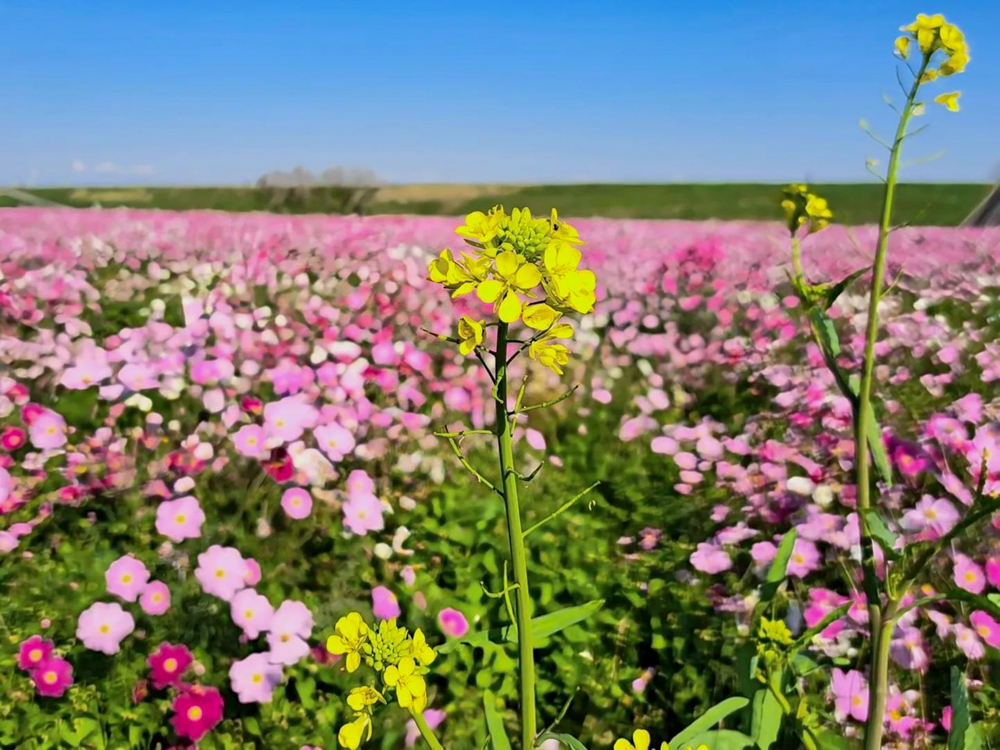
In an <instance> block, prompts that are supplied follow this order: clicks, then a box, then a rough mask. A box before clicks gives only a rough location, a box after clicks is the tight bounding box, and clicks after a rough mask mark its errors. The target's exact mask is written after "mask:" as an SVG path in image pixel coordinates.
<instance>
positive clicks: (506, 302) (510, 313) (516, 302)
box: [483, 292, 521, 323]
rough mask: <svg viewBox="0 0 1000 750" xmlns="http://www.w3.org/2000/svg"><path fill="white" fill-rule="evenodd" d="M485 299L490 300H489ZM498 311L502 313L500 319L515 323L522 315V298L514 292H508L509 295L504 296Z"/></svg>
mask: <svg viewBox="0 0 1000 750" xmlns="http://www.w3.org/2000/svg"><path fill="white" fill-rule="evenodd" d="M483 301H484V302H488V301H489V300H483ZM497 312H498V313H499V314H500V320H502V321H503V322H504V323H513V322H515V321H516V320H517V319H518V318H520V317H521V300H520V299H519V298H518V296H517V295H516V294H514V292H507V296H505V297H504V298H503V302H501V303H500V309H499V310H498V311H497Z"/></svg>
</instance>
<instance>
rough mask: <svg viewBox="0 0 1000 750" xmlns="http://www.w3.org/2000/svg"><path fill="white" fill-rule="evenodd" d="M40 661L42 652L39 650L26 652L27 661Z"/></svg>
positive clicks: (34, 649)
mask: <svg viewBox="0 0 1000 750" xmlns="http://www.w3.org/2000/svg"><path fill="white" fill-rule="evenodd" d="M41 660H42V650H41V649H39V648H33V649H31V651H29V652H28V661H41Z"/></svg>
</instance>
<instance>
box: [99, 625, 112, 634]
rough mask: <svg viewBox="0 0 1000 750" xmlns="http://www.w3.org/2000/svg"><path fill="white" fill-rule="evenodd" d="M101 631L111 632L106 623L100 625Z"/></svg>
mask: <svg viewBox="0 0 1000 750" xmlns="http://www.w3.org/2000/svg"><path fill="white" fill-rule="evenodd" d="M101 632H102V633H109V632H111V628H110V627H108V626H107V625H101Z"/></svg>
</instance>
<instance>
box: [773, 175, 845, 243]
mask: <svg viewBox="0 0 1000 750" xmlns="http://www.w3.org/2000/svg"><path fill="white" fill-rule="evenodd" d="M782 193H783V194H784V195H785V199H784V200H783V201H781V207H782V208H783V209H784V210H785V219H786V220H787V222H788V231H790V232H791V233H792V234H795V233H796V232H797V231H798V229H799V227H801V226H803V225H805V224H808V225H809V232H810V234H811V233H812V232H818V231H819V230H821V229H823V228H824V227H827V226H829V225H830V220H831V219H832V218H833V212H832V211H830V206H829V205H827V202H826V199H825V198H820V197H819V196H818V195H816V194H815V193H810V192H809V188H808V186H806V185H800V184H798V183H792V184H791V185H789V186H788V187H786V188H784V189H783V190H782Z"/></svg>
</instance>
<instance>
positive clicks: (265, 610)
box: [229, 589, 274, 639]
mask: <svg viewBox="0 0 1000 750" xmlns="http://www.w3.org/2000/svg"><path fill="white" fill-rule="evenodd" d="M229 604H230V612H231V613H232V616H233V622H235V623H236V624H237V625H239V626H240V627H241V628H242V629H243V632H244V633H246V636H247V638H250V639H253V638H256V637H257V636H259V635H260V634H261V631H264V630H267V629H268V628H270V627H271V621H272V620H273V618H274V607H272V606H271V603H270V602H269V601H268V600H267V597H266V596H263V595H261V594H258V593H257V592H256V591H254V590H253V589H243V590H242V591H239V592H237V594H236V595H235V596H234V597H233V599H232V601H231V602H230V603H229Z"/></svg>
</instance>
